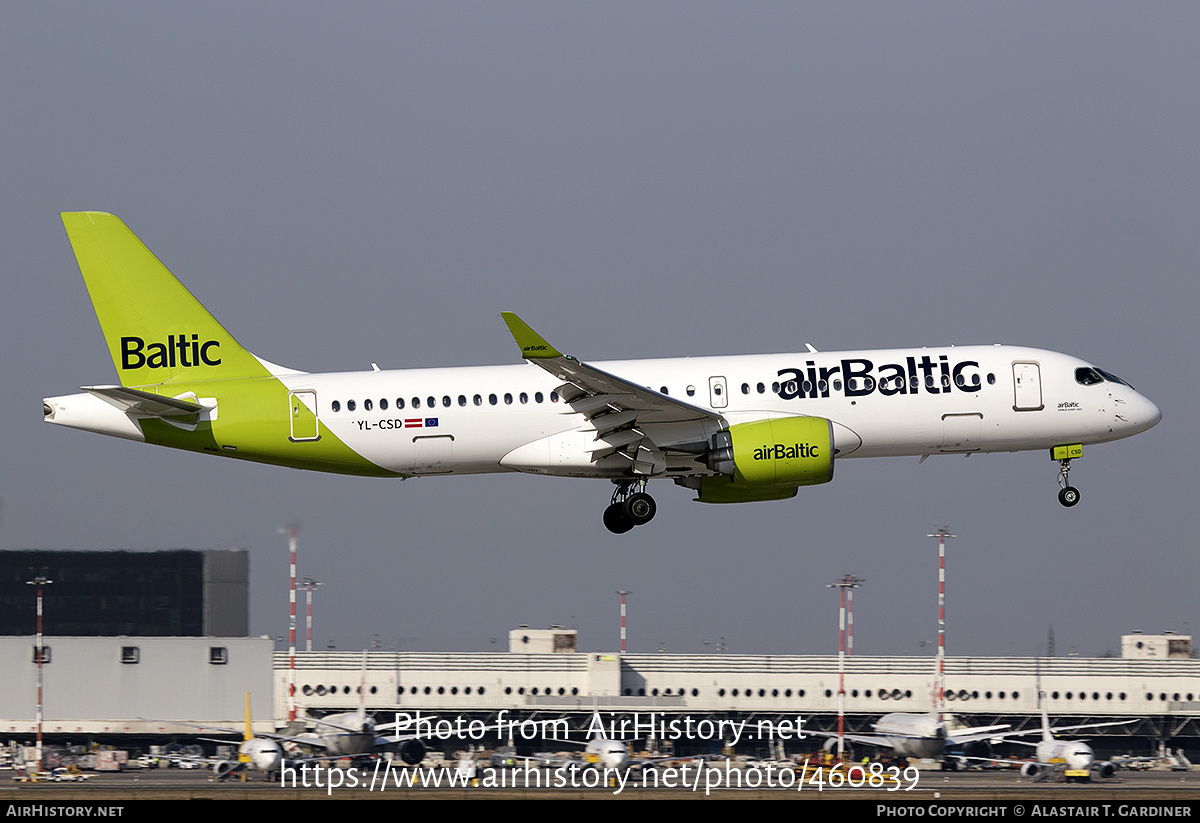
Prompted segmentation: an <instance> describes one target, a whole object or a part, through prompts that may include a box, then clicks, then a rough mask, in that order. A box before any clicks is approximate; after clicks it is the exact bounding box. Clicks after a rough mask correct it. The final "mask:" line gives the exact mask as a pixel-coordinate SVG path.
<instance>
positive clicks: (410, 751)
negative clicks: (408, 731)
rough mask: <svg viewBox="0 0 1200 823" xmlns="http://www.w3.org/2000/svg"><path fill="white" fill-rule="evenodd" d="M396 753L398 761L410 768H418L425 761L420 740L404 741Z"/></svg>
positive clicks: (423, 748)
mask: <svg viewBox="0 0 1200 823" xmlns="http://www.w3.org/2000/svg"><path fill="white" fill-rule="evenodd" d="M396 751H397V752H398V753H399V755H400V759H401V760H403V761H404V762H405V763H407V764H408V765H410V766H419V765H421V761H422V760H424V759H425V744H424V743H422V742H421V741H420V740H405V741H404V742H403V743H401V744H400V748H399V749H397V750H396Z"/></svg>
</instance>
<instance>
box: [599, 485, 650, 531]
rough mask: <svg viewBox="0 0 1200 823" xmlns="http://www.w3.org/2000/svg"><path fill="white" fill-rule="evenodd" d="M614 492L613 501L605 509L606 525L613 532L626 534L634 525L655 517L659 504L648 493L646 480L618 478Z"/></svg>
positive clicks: (639, 524) (647, 521)
mask: <svg viewBox="0 0 1200 823" xmlns="http://www.w3.org/2000/svg"><path fill="white" fill-rule="evenodd" d="M614 482H616V484H617V488H616V491H614V492H613V496H612V503H610V504H609V506H608V508H606V509H605V510H604V527H605V528H606V529H608V530H609V531H610V532H612V533H613V534H624V533H625V532H627V531H629V530H630V529H632V528H633V527H634V526H642V525H645V524H646V523H649V522H650V521H651V520H653V519H654V514H655V512H657V511H658V506H657V505H656V504H655V503H654V498H653V497H651V496H650V495H648V494H646V480H645V478H639V479H637V480H618V481H614Z"/></svg>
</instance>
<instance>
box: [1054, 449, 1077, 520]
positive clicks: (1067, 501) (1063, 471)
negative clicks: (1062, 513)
mask: <svg viewBox="0 0 1200 823" xmlns="http://www.w3.org/2000/svg"><path fill="white" fill-rule="evenodd" d="M1070 474H1071V458H1069V457H1068V458H1065V459H1063V460H1059V461H1058V485H1059V487H1060V490H1059V492H1058V502H1059V503H1062V504H1063V505H1064V506H1066V507H1067V508H1068V509H1069V508H1071V507H1072V506H1074V505H1075V504H1076V503H1078V502H1079V489H1077V488H1075V487H1074V486H1072V485H1071V484H1070V481H1069V477H1070Z"/></svg>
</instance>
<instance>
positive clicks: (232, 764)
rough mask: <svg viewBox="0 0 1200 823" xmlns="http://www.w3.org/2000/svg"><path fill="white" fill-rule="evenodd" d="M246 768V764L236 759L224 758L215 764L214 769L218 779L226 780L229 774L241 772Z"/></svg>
mask: <svg viewBox="0 0 1200 823" xmlns="http://www.w3.org/2000/svg"><path fill="white" fill-rule="evenodd" d="M243 768H244V764H242V763H239V762H238V761H236V760H222V761H220V762H219V763H217V764H215V765H214V766H213V771H214V772H215V773H216V775H217V779H218V780H224V779H225V778H226V777H228V776H229V775H231V774H233V773H235V772H240V771H241V770H242V769H243Z"/></svg>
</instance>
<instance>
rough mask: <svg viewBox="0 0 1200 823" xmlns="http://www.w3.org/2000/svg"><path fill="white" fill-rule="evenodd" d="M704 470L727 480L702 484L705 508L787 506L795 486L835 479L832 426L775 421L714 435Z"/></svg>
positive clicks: (821, 421) (814, 420)
mask: <svg viewBox="0 0 1200 823" xmlns="http://www.w3.org/2000/svg"><path fill="white" fill-rule="evenodd" d="M706 462H707V464H708V467H709V468H710V469H712V470H713V471H715V472H720V473H721V474H722V475H725V477H706V478H704V479H703V481H702V482H701V484H700V497H699V498H698V499H699V500H700V501H701V502H704V503H743V502H748V501H754V500H785V499H787V498H789V497H794V496H795V494H796V488H797V487H799V486H815V485H817V484H819V483H828V482H829V481H830V480H832V479H833V424H832V423H830V422H829V421H828V420H826V419H825V418H823V417H777V418H774V419H770V420H756V421H755V422H753V423H738V424H736V425H733V426H730V427H729V428H728V429H727V430H725V431H721V432H717V433H716V434H714V435H713V438H712V447H711V449H710V451H709V453H708V455H707V458H706Z"/></svg>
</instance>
